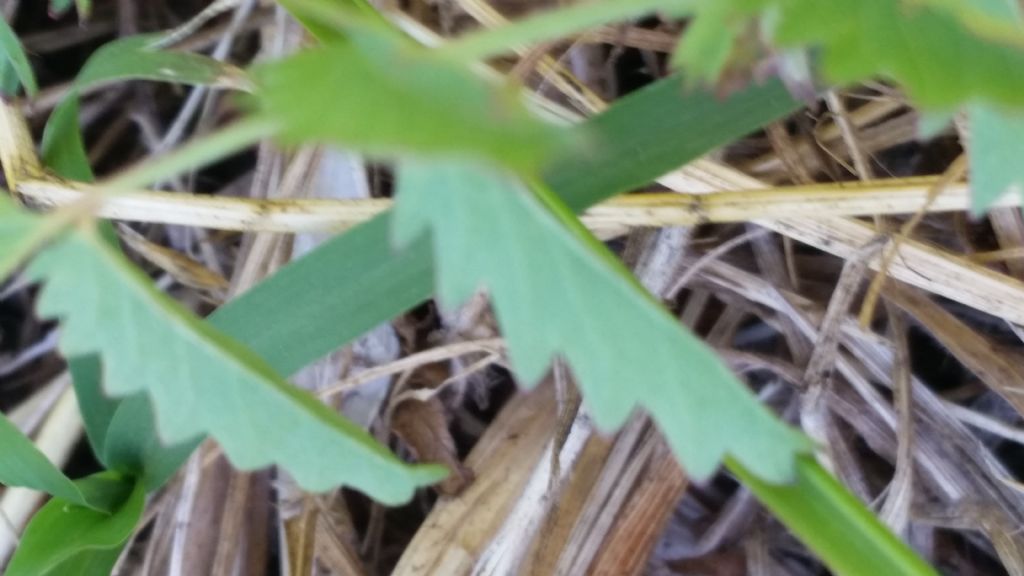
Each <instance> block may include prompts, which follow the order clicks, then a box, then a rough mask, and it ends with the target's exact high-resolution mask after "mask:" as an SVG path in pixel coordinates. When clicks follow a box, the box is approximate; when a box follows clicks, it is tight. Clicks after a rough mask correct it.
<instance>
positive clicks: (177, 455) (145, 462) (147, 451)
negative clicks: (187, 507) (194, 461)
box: [102, 394, 199, 492]
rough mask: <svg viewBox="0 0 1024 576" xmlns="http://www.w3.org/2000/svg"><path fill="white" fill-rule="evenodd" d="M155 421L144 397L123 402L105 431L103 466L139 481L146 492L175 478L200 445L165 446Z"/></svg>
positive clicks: (136, 396) (148, 403)
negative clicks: (179, 469) (176, 473)
mask: <svg viewBox="0 0 1024 576" xmlns="http://www.w3.org/2000/svg"><path fill="white" fill-rule="evenodd" d="M157 422H158V418H157V416H156V414H154V413H153V407H152V404H151V403H150V401H149V398H148V397H147V396H146V395H145V394H136V395H133V396H129V397H128V398H125V399H124V400H122V401H121V402H120V403H119V404H118V405H117V410H116V411H115V412H114V414H113V417H112V418H111V420H110V426H109V428H108V429H107V436H106V441H105V442H104V445H103V448H104V452H103V459H102V462H103V463H104V464H106V465H107V466H108V467H110V468H111V469H113V470H117V471H120V472H123V473H126V474H130V475H132V476H134V477H137V478H140V479H141V482H142V483H143V484H144V485H145V487H146V491H147V492H152V491H154V490H156V489H157V488H160V487H161V486H163V485H164V483H166V482H167V481H168V480H170V479H171V477H172V476H174V473H175V472H177V471H178V468H179V467H180V466H181V464H182V463H184V462H185V460H187V459H188V457H189V455H190V454H192V451H193V450H195V448H196V446H198V444H199V442H198V441H197V440H193V441H185V442H181V443H178V444H173V445H170V446H168V445H166V444H165V443H164V442H163V441H162V440H161V439H160V436H159V434H158V431H157Z"/></svg>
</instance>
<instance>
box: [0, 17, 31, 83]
mask: <svg viewBox="0 0 1024 576" xmlns="http://www.w3.org/2000/svg"><path fill="white" fill-rule="evenodd" d="M0 59H3V60H5V61H6V62H7V65H9V66H10V67H11V68H12V69H13V71H14V73H15V75H16V76H17V77H18V81H19V82H21V85H22V86H24V87H25V92H27V93H28V94H29V95H30V96H31V95H33V94H35V93H36V92H38V91H39V86H37V85H36V76H35V74H33V73H32V65H31V64H29V61H28V56H26V55H25V49H24V47H22V45H21V40H18V35H17V34H15V33H14V30H12V29H11V25H10V24H8V22H7V20H5V19H4V18H2V17H0Z"/></svg>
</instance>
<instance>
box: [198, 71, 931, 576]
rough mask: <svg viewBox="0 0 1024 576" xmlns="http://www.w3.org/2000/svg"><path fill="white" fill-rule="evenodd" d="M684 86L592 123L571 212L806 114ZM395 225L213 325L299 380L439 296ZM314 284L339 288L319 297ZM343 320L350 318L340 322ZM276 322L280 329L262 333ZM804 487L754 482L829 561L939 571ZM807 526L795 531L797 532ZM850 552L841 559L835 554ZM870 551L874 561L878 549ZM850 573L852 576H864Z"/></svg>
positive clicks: (622, 104)
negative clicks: (854, 557) (316, 363)
mask: <svg viewBox="0 0 1024 576" xmlns="http://www.w3.org/2000/svg"><path fill="white" fill-rule="evenodd" d="M682 86H683V83H682V81H681V80H680V79H679V78H668V79H665V80H662V81H659V82H657V83H655V84H654V85H652V86H649V87H647V88H645V89H643V90H640V91H638V92H636V93H634V94H631V95H630V96H628V97H626V98H623V99H621V100H620V101H618V102H616V103H615V104H614V105H613V106H612V107H611V108H610V109H609V110H608V111H607V112H605V113H603V114H601V115H599V116H597V117H595V118H592V119H590V120H588V121H587V123H586V124H587V127H586V131H587V133H588V134H589V135H591V136H592V137H593V141H594V142H595V143H596V145H595V146H594V147H593V148H589V149H587V150H586V153H585V154H584V153H582V151H580V150H577V151H572V152H568V153H566V154H565V155H564V156H563V157H561V158H559V160H558V161H557V162H555V163H554V164H553V165H552V166H550V167H549V169H548V170H547V171H546V177H545V180H546V181H547V182H548V184H549V185H551V187H552V188H553V190H554V191H555V192H556V193H558V194H559V196H560V197H561V198H562V199H563V200H564V201H565V202H566V204H568V205H569V207H570V208H572V209H573V210H576V211H580V210H582V209H584V208H586V207H588V206H590V205H592V204H594V203H596V202H599V201H600V200H602V199H604V198H608V197H610V196H613V195H615V194H618V193H621V192H624V191H626V190H628V189H630V188H632V187H636V186H640V185H643V184H646V183H647V182H650V181H651V180H653V179H654V178H656V177H657V176H659V175H661V174H664V173H666V172H668V171H669V170H671V169H673V168H675V167H678V166H680V165H682V164H685V163H687V162H689V161H691V160H693V159H695V158H697V157H698V156H700V155H701V154H704V153H706V152H708V151H710V150H712V149H713V148H715V147H717V146H720V145H722V144H725V143H727V142H729V141H731V140H732V139H735V138H737V137H739V136H741V135H743V134H745V133H748V132H750V131H752V130H755V129H756V128H758V127H760V126H763V125H765V124H767V123H769V122H771V121H774V120H776V119H778V118H780V117H782V116H784V115H785V114H787V113H789V112H791V111H793V110H795V109H797V108H798V104H797V103H796V102H795V101H794V100H793V99H792V98H791V97H790V96H789V95H788V94H787V92H786V90H785V89H784V88H783V87H782V85H781V84H780V83H778V82H774V81H773V82H769V83H768V84H766V85H761V86H750V87H747V88H745V89H743V90H740V91H738V92H736V93H733V94H731V95H730V96H729V97H727V98H718V97H716V96H714V95H713V94H710V93H707V92H703V91H690V92H684V91H683V89H682ZM389 226H390V217H389V216H388V215H384V216H381V217H378V218H375V219H374V220H371V221H370V222H367V223H366V224H363V225H361V226H358V227H356V228H355V229H353V230H351V231H349V232H347V233H346V234H343V235H341V236H339V237H337V238H334V239H333V240H330V241H329V242H327V243H325V244H324V245H322V246H321V247H320V248H318V249H317V250H315V251H313V252H312V253H310V254H309V255H307V256H306V257H304V258H303V259H301V260H299V261H297V262H295V263H292V264H290V265H289V266H287V267H285V268H284V269H283V270H281V271H280V272H279V273H278V274H276V275H274V276H272V277H271V278H269V279H268V280H266V281H264V282H263V283H261V284H260V285H258V286H256V287H255V288H254V289H253V290H251V291H249V292H247V293H246V294H244V295H243V296H242V297H240V298H239V299H238V300H235V301H233V302H229V303H228V304H227V305H225V306H224V307H223V308H221V309H220V310H218V311H217V312H215V313H214V314H213V315H212V316H211V318H210V321H211V323H213V324H214V325H216V326H219V327H221V328H222V329H223V330H225V331H226V332H228V333H230V334H234V335H236V336H237V337H238V338H239V339H240V340H242V341H243V342H244V343H246V344H247V345H249V346H251V347H252V349H253V350H255V351H256V352H257V353H259V354H261V355H264V356H265V357H266V358H267V359H268V361H269V362H270V363H271V365H273V366H274V367H275V368H277V369H278V370H280V371H282V372H285V373H290V372H292V371H294V370H297V369H298V368H300V367H301V366H303V365H305V364H307V363H309V362H311V361H313V360H315V359H317V358H320V357H322V356H323V355H324V354H327V353H328V352H330V351H331V350H333V349H335V348H337V347H339V346H341V345H343V344H345V343H346V342H349V341H351V340H352V339H354V338H356V337H358V336H359V335H360V334H362V333H364V332H365V331H367V330H369V329H371V328H373V327H374V326H376V325H377V324H378V323H379V322H381V321H385V320H386V319H388V318H393V317H395V316H397V315H398V314H400V313H402V312H403V311H405V310H407V309H408V308H410V307H412V306H413V305H414V304H416V303H419V302H421V301H423V300H425V299H426V298H428V297H429V296H430V294H431V288H432V274H433V263H432V254H431V250H430V248H429V246H428V245H427V244H426V243H418V244H413V245H411V246H409V247H407V248H404V249H401V250H397V251H395V250H392V248H391V247H390V246H389V245H388V242H387V238H388V234H389ZM316 286H324V287H330V288H329V289H326V288H325V289H323V290H318V289H316V288H311V287H316ZM337 318H345V319H346V321H345V322H338V321H337V320H336V319H337ZM266 325H272V326H274V327H275V330H272V331H268V330H265V328H264V327H265V326H266ZM797 472H798V474H800V476H801V477H800V478H798V484H797V487H796V488H794V487H793V486H775V485H770V484H766V483H763V482H762V483H760V484H753V485H752V488H753V489H754V491H755V493H756V494H757V495H758V497H760V498H764V499H766V500H767V499H772V500H773V503H772V507H773V509H775V510H777V511H778V512H777V513H779V514H780V516H781V517H783V518H784V519H785V521H786V522H787V523H789V524H791V525H795V524H797V523H804V524H803V526H804V527H806V526H811V524H808V522H814V521H817V515H812V514H810V513H809V512H808V511H807V510H806V507H807V506H815V507H816V514H818V513H820V515H823V516H824V517H827V518H829V519H830V522H832V525H833V526H834V527H835V528H836V533H838V534H839V536H838V541H837V542H832V543H831V544H829V543H822V542H821V541H817V540H814V541H812V545H813V546H815V550H816V551H817V552H818V553H819V554H821V555H822V557H823V559H824V560H825V561H826V562H828V563H830V565H834V566H837V567H842V568H850V567H849V565H848V564H846V563H845V559H846V558H849V555H845V553H843V551H841V550H840V551H837V550H836V549H835V547H836V546H846V547H847V548H849V549H853V550H859V551H877V552H878V554H877V555H876V556H875V557H874V558H873V559H872V561H873V562H877V563H879V564H880V565H882V566H885V567H887V569H886V570H885V571H883V573H891V574H898V573H906V574H915V573H916V574H930V573H931V571H930V570H928V569H927V567H924V568H922V567H921V566H922V565H921V564H920V563H917V564H915V565H914V566H915V568H914V570H913V571H911V570H904V568H906V567H907V566H908V565H909V563H908V562H906V557H907V554H910V555H911V556H912V553H910V552H909V551H908V549H907V548H906V547H905V546H901V545H900V544H899V542H898V541H896V543H895V544H893V537H892V535H891V534H889V533H888V532H887V530H886V529H885V527H884V526H883V525H882V524H881V523H879V522H878V521H877V520H875V519H872V518H871V516H870V513H867V514H868V516H867V520H865V519H864V516H863V514H864V513H865V511H864V510H863V507H861V508H860V511H858V512H856V514H857V515H858V516H857V521H853V520H851V519H849V518H847V517H846V514H847V513H848V510H847V508H846V507H845V506H846V505H848V504H849V502H848V501H846V500H844V499H843V498H844V497H843V496H840V495H838V494H837V493H836V492H837V491H838V492H840V493H841V492H842V488H841V487H839V486H836V485H834V484H833V485H831V486H830V487H826V488H824V490H826V491H827V492H829V493H828V494H826V496H828V497H825V498H814V495H813V494H812V495H810V496H808V498H814V499H813V501H806V500H803V499H802V498H800V497H793V496H792V494H793V491H794V490H796V493H797V494H799V493H800V491H801V490H802V489H801V488H799V486H800V485H802V484H803V483H804V482H807V479H805V478H804V476H810V475H819V474H821V473H822V471H821V470H820V467H818V466H817V465H815V464H808V465H807V466H806V467H804V466H800V467H798V470H797ZM803 529H805V528H798V532H799V531H800V530H803ZM840 553H843V554H844V556H843V557H837V556H836V555H837V554H840ZM869 553H872V552H869ZM856 568H857V567H856V566H853V567H852V568H851V569H850V570H849V572H848V573H858V572H857V570H856Z"/></svg>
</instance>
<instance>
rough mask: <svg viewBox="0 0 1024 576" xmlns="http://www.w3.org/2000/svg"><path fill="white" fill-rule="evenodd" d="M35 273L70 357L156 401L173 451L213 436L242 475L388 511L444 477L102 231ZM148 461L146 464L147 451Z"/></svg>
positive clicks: (55, 249) (75, 241) (68, 245)
mask: <svg viewBox="0 0 1024 576" xmlns="http://www.w3.org/2000/svg"><path fill="white" fill-rule="evenodd" d="M28 274H29V275H30V277H32V278H34V279H38V280H43V281H45V285H44V288H43V291H42V295H41V296H40V300H39V303H38V308H39V311H40V313H41V314H44V315H47V316H57V317H60V318H61V319H62V320H63V322H62V325H61V330H62V334H61V349H62V351H63V352H64V354H65V356H68V357H76V356H82V355H88V354H97V353H98V354H100V355H101V357H102V361H103V367H104V371H105V374H104V387H105V389H106V391H107V392H108V393H110V394H111V395H114V396H126V395H131V394H135V393H138V392H142V391H145V392H147V393H148V394H149V398H150V400H151V401H152V402H153V403H154V406H155V408H156V412H157V415H158V417H157V430H158V431H159V432H160V437H161V438H162V439H163V440H164V442H166V443H168V444H178V443H185V442H190V441H195V440H196V439H197V438H199V437H200V436H202V435H203V434H209V435H210V436H212V437H213V438H215V439H216V440H217V441H218V442H219V443H220V444H221V446H222V447H223V449H224V452H225V454H226V455H227V456H228V458H229V459H230V460H231V461H232V463H233V464H234V465H235V466H237V467H238V468H241V469H253V468H259V467H263V466H267V465H269V464H278V465H280V466H281V467H283V468H284V469H286V470H288V472H289V473H291V474H292V476H294V477H295V479H296V481H297V482H298V483H299V484H300V485H301V486H302V487H304V488H305V489H307V490H310V491H315V492H318V491H324V490H327V489H329V488H332V487H335V486H337V485H339V484H346V485H350V486H352V487H354V488H356V489H359V490H361V491H364V492H366V493H367V494H369V495H372V496H374V497H375V498H377V499H379V500H381V501H382V502H386V503H397V502H402V501H405V500H407V499H408V498H409V497H410V496H411V495H412V492H413V490H414V489H415V488H417V487H418V486H422V485H426V484H429V483H432V482H434V481H437V480H438V479H440V478H442V477H443V476H444V471H443V470H442V469H439V468H438V467H436V466H408V465H406V464H403V463H402V462H399V461H398V460H397V459H395V458H394V456H393V455H391V454H390V453H389V452H388V451H387V450H386V449H384V448H383V447H382V446H380V445H379V444H377V443H376V442H375V441H374V440H373V438H372V437H371V436H370V435H369V434H367V433H366V432H365V431H363V430H362V429H360V428H359V427H357V426H355V425H353V424H351V423H350V422H347V421H345V420H344V419H343V418H341V417H340V416H338V415H337V414H336V413H335V412H333V411H332V410H331V409H330V408H328V407H327V406H325V405H324V404H322V403H321V402H319V401H318V400H316V399H315V398H314V397H312V396H310V395H309V394H308V393H306V392H303V391H301V390H299V389H297V388H295V387H294V386H291V385H290V384H288V383H287V382H285V381H284V380H282V379H281V378H280V377H279V376H277V375H276V374H275V373H274V371H273V370H272V369H271V368H270V367H269V366H267V364H266V363H265V362H264V361H263V360H261V359H260V358H258V357H257V356H255V355H254V354H252V353H251V352H250V351H248V350H246V349H245V348H244V347H242V346H241V345H240V344H238V343H237V342H236V341H234V340H233V339H230V338H229V337H227V336H225V335H223V334H221V333H219V332H218V331H216V330H215V329H214V328H213V327H211V326H210V325H209V324H208V323H205V322H202V321H201V320H199V319H198V318H195V317H194V316H192V315H191V314H190V313H189V312H187V311H186V310H185V309H183V308H182V307H181V306H180V305H178V304H177V303H175V302H174V301H172V300H170V299H169V298H167V297H166V296H164V295H163V294H161V293H160V292H159V291H157V290H156V289H155V288H154V287H153V286H152V283H151V282H150V281H149V279H148V278H147V277H145V275H143V274H142V273H141V272H139V271H138V270H137V269H136V268H135V267H134V266H132V265H131V264H130V263H129V262H128V261H127V260H126V259H125V258H124V256H123V255H122V254H120V252H119V251H118V250H116V249H115V248H113V247H111V246H110V245H109V244H107V243H106V242H104V241H103V240H101V239H100V238H99V236H98V235H97V233H96V232H95V231H93V230H88V229H82V230H77V231H75V232H74V233H72V234H69V235H67V236H66V237H65V238H64V239H63V240H62V241H61V242H59V243H57V244H55V245H54V246H52V247H50V248H49V249H47V250H46V251H44V252H43V253H42V254H40V256H39V257H37V258H36V260H35V261H34V262H33V263H32V265H31V266H30V267H29V270H28ZM124 409H125V408H124V407H123V405H122V407H120V408H119V409H118V412H116V413H115V414H114V417H113V419H112V421H111V423H110V425H109V427H108V431H107V436H106V437H107V440H106V444H105V446H104V455H105V456H106V457H108V458H109V457H111V454H113V453H114V451H116V450H118V446H117V444H116V443H112V442H113V441H112V438H115V432H114V431H115V429H117V430H121V432H118V434H123V430H131V429H133V427H134V426H137V425H138V420H137V418H141V417H142V416H141V415H140V414H139V413H138V412H135V413H133V414H130V415H126V416H124V418H125V419H126V421H125V422H119V417H118V414H119V413H120V412H121V410H124ZM115 439H116V438H115ZM135 449H136V447H132V450H135ZM139 460H140V463H141V464H144V463H145V458H144V453H143V454H141V455H140V458H139ZM352 462H359V465H358V466H353V465H352ZM146 472H147V474H148V473H150V472H151V471H150V470H146ZM154 482H155V481H154Z"/></svg>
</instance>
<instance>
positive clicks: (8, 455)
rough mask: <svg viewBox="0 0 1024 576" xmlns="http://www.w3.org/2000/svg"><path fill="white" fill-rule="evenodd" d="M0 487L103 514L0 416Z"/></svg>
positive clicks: (18, 431) (96, 504)
mask: <svg viewBox="0 0 1024 576" xmlns="http://www.w3.org/2000/svg"><path fill="white" fill-rule="evenodd" d="M0 446H2V447H3V449H2V450H0V484H3V485H5V486H22V487H25V488H31V489H33V490H39V491H42V492H46V493H47V494H51V495H53V496H55V497H58V498H61V499H63V500H65V501H67V502H71V503H73V504H77V505H79V506H85V507H88V508H91V509H93V510H98V511H103V510H105V508H104V507H103V503H102V502H97V501H95V500H90V499H89V495H88V494H85V493H83V492H82V491H81V490H79V488H78V486H76V485H75V483H74V482H72V481H71V480H70V479H69V478H68V477H67V476H65V475H64V473H63V472H61V471H60V469H58V468H57V467H56V466H54V465H53V463H52V462H50V460H49V459H48V458H47V457H46V456H45V455H44V454H43V453H42V452H40V451H39V449H38V448H36V446H35V444H33V443H32V441H31V440H29V439H28V438H26V437H25V435H24V434H22V433H21V431H20V430H18V428H17V427H16V426H15V425H14V424H11V422H10V420H8V419H7V418H6V417H4V416H3V415H2V414H0Z"/></svg>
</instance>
